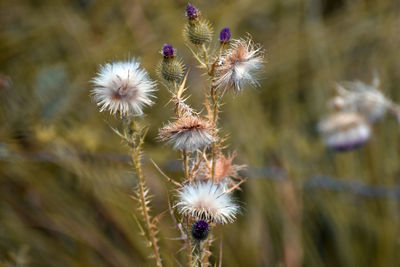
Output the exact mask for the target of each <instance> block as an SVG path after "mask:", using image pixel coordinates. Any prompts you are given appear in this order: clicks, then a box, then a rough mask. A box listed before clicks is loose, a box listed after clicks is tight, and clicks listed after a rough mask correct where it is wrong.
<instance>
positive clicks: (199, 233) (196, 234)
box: [192, 220, 208, 241]
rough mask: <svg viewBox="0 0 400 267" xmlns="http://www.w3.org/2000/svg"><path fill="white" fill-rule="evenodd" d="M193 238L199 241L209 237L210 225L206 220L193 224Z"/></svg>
mask: <svg viewBox="0 0 400 267" xmlns="http://www.w3.org/2000/svg"><path fill="white" fill-rule="evenodd" d="M192 236H193V238H194V239H195V240H197V241H203V240H205V239H206V238H207V236H208V223H207V222H206V221H204V220H199V221H197V222H195V223H193V225H192Z"/></svg>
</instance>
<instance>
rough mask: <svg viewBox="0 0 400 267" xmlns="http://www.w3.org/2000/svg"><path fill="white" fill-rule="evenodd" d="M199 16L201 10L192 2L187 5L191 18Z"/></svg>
mask: <svg viewBox="0 0 400 267" xmlns="http://www.w3.org/2000/svg"><path fill="white" fill-rule="evenodd" d="M198 16H199V10H198V9H197V8H196V7H195V6H194V5H192V4H188V5H187V6H186V17H188V18H189V19H190V20H192V19H196V18H197V17H198Z"/></svg>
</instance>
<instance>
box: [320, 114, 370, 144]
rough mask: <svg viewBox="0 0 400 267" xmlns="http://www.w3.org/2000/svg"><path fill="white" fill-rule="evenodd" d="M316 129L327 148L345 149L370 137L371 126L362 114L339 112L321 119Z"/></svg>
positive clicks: (362, 142)
mask: <svg viewBox="0 0 400 267" xmlns="http://www.w3.org/2000/svg"><path fill="white" fill-rule="evenodd" d="M318 129H319V131H320V133H321V136H322V138H323V141H324V143H325V144H326V146H328V147H329V148H332V149H334V150H338V151H347V150H351V149H354V148H357V147H359V146H361V145H363V144H364V143H365V142H367V141H368V140H369V138H370V137H371V127H370V124H369V123H368V122H367V120H366V119H365V118H364V116H362V115H360V114H358V113H353V112H340V113H336V114H333V115H331V116H329V117H327V118H325V119H324V120H322V121H321V122H320V123H319V125H318Z"/></svg>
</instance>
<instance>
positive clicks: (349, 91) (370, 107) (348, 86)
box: [336, 81, 390, 122]
mask: <svg viewBox="0 0 400 267" xmlns="http://www.w3.org/2000/svg"><path fill="white" fill-rule="evenodd" d="M378 86H379V82H375V84H374V85H367V84H365V83H363V82H360V81H356V82H343V83H341V84H338V85H337V87H336V89H337V91H338V92H339V94H340V95H341V96H340V98H341V100H342V106H341V109H340V110H342V111H349V112H359V113H360V114H362V115H364V116H365V117H366V118H367V119H368V120H369V121H370V122H376V121H378V120H380V119H381V118H383V116H384V115H385V114H386V111H387V108H388V107H389V106H390V101H389V100H388V99H387V98H386V97H385V96H384V95H383V94H382V92H381V91H379V90H378Z"/></svg>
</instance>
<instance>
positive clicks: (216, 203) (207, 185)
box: [176, 181, 239, 224]
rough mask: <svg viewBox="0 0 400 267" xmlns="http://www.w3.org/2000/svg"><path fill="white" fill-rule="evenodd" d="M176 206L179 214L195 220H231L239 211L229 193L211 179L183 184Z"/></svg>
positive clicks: (220, 221) (224, 221) (221, 221)
mask: <svg viewBox="0 0 400 267" xmlns="http://www.w3.org/2000/svg"><path fill="white" fill-rule="evenodd" d="M176 207H177V208H178V211H179V212H180V213H181V214H183V215H186V216H191V217H193V218H194V219H196V220H207V221H211V222H217V223H222V224H225V223H228V222H233V221H234V220H235V218H236V214H237V213H238V212H239V206H238V205H237V204H235V203H234V201H233V199H232V197H231V194H230V193H227V192H225V191H224V190H223V188H222V187H221V186H219V185H217V184H214V183H212V182H211V181H208V182H197V183H195V184H188V185H185V186H184V187H183V188H181V189H180V191H179V193H178V202H177V203H176Z"/></svg>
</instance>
